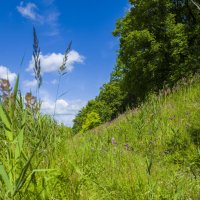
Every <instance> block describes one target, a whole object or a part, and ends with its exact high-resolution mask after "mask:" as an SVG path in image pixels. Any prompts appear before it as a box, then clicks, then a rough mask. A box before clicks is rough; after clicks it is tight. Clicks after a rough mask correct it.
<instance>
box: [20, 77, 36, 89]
mask: <svg viewBox="0 0 200 200" xmlns="http://www.w3.org/2000/svg"><path fill="white" fill-rule="evenodd" d="M23 83H24V86H25V87H30V88H34V87H36V86H37V80H35V79H34V80H31V81H29V80H25V81H23Z"/></svg>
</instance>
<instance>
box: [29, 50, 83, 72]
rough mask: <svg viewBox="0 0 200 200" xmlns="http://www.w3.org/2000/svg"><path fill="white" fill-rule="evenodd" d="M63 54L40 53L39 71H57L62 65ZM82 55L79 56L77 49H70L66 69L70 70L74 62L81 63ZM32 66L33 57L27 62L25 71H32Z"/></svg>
mask: <svg viewBox="0 0 200 200" xmlns="http://www.w3.org/2000/svg"><path fill="white" fill-rule="evenodd" d="M63 57H64V55H63V54H61V53H51V54H47V55H43V54H41V55H40V63H41V71H42V73H50V72H57V71H58V69H59V67H60V66H61V65H62V62H63ZM83 62H84V57H83V56H81V55H80V54H79V53H78V52H77V51H74V50H72V51H70V53H69V55H68V60H67V63H66V67H67V71H68V72H70V71H72V69H73V67H74V64H75V63H83ZM33 68H34V59H33V58H32V60H31V61H30V62H29V67H28V68H27V71H32V70H33Z"/></svg>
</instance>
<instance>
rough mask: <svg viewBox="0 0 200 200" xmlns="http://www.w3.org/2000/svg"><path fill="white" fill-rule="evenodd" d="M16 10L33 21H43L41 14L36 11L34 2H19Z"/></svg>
mask: <svg viewBox="0 0 200 200" xmlns="http://www.w3.org/2000/svg"><path fill="white" fill-rule="evenodd" d="M17 10H18V12H19V13H20V14H21V15H22V16H23V17H25V18H28V19H31V20H33V21H40V22H42V21H43V16H41V15H39V14H38V13H37V10H38V8H37V6H36V5H35V4H34V3H27V5H25V6H24V4H23V2H21V3H20V5H19V6H17Z"/></svg>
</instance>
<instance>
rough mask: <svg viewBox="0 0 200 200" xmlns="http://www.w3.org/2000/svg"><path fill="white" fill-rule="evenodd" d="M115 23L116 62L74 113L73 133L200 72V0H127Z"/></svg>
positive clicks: (136, 104) (137, 103) (100, 122)
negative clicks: (126, 7)
mask: <svg viewBox="0 0 200 200" xmlns="http://www.w3.org/2000/svg"><path fill="white" fill-rule="evenodd" d="M129 2H130V5H131V7H130V9H129V11H127V12H126V14H125V15H124V16H123V17H122V18H121V19H119V20H117V22H116V28H115V30H114V31H113V35H114V36H115V37H118V38H119V41H120V47H119V50H118V55H117V61H116V65H115V67H114V69H113V71H112V73H111V76H110V81H109V82H108V83H106V84H104V85H103V86H102V87H101V88H100V92H99V95H98V96H97V97H96V98H95V99H94V100H91V101H89V102H88V104H87V105H86V106H85V107H84V108H83V109H82V110H81V111H80V112H79V113H78V114H77V116H76V118H75V119H74V125H73V130H74V133H78V132H85V131H87V130H89V129H91V128H94V127H96V126H98V125H100V124H102V123H105V122H107V121H110V120H112V119H114V118H115V117H116V116H117V115H118V114H119V113H123V112H124V111H125V110H126V108H127V107H131V108H132V107H136V106H138V105H139V104H140V103H141V102H143V101H144V100H145V99H146V97H147V96H148V95H149V94H150V93H158V92H159V90H161V89H162V88H163V87H164V86H167V87H169V88H170V87H173V86H174V84H176V83H177V81H179V80H180V79H182V78H183V77H189V76H193V75H194V74H195V73H198V72H199V70H200V64H199V63H200V6H199V5H200V2H199V1H197V0H196V1H193V0H165V1H163V0H129Z"/></svg>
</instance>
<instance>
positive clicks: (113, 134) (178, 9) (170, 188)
mask: <svg viewBox="0 0 200 200" xmlns="http://www.w3.org/2000/svg"><path fill="white" fill-rule="evenodd" d="M129 2H130V4H131V5H132V7H131V8H130V10H129V11H128V12H127V13H126V14H125V16H124V17H123V18H122V19H121V20H119V21H118V22H117V26H116V30H115V31H114V35H115V36H118V37H119V38H120V49H119V52H118V58H117V64H116V66H115V68H114V70H113V72H112V73H111V78H110V82H109V83H107V84H104V85H103V86H102V87H101V89H100V93H99V95H98V96H97V97H96V98H95V99H94V100H91V101H89V102H88V104H87V105H86V107H85V108H83V109H82V110H81V111H80V112H79V113H78V115H77V116H76V118H75V120H74V126H73V129H71V128H68V127H65V126H64V125H59V124H58V123H57V122H56V121H55V120H54V119H53V117H54V116H55V115H56V102H55V108H54V113H53V117H51V116H48V115H44V114H41V113H40V106H41V102H40V98H39V89H40V86H41V84H42V74H41V66H40V48H39V42H38V38H37V34H36V31H35V29H34V30H33V37H34V43H33V58H34V63H35V65H34V72H35V79H36V80H37V92H36V97H35V96H33V95H32V93H31V92H28V93H27V94H26V95H25V96H23V94H22V93H21V91H20V90H19V87H18V85H19V75H18V76H17V79H16V83H15V85H14V87H13V88H11V85H10V82H9V80H7V79H0V200H10V199H12V200H14V199H16V200H18V199H19V200H23V199H24V200H26V199H28V200H32V199H33V200H35V199H38V200H40V199H41V200H43V199H44V200H45V199H69V200H71V199H74V200H76V199H81V200H86V199H94V200H98V199H99V200H102V199H105V200H120V199H121V200H132V199H136V200H143V199H144V200H146V199H155V200H157V199H163V200H164V199H167V200H168V199H169V200H171V199H174V200H177V199H180V200H181V199H184V200H185V199H188V200H190V199H192V200H199V199H200V74H199V69H200V67H199V63H200V62H199V61H200V51H199V50H200V49H199V48H200V36H199V31H200V16H199V11H200V9H199V4H198V2H196V1H193V0H190V1H189V0H173V1H172V0H166V1H163V0H137V1H136V0H129ZM70 48H71V43H70V44H69V46H68V47H67V49H66V52H65V54H64V58H63V63H62V65H61V66H58V72H59V81H58V88H57V94H56V100H57V98H58V96H59V86H60V83H61V78H62V77H63V76H64V75H65V74H66V67H67V66H66V62H67V59H68V53H69V51H70ZM127 108H129V109H128V110H126V109H127ZM122 113H123V114H122ZM118 115H119V116H118ZM117 116H118V117H117ZM103 123H104V125H101V124H103ZM97 126H98V127H97ZM95 127H96V128H95Z"/></svg>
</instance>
